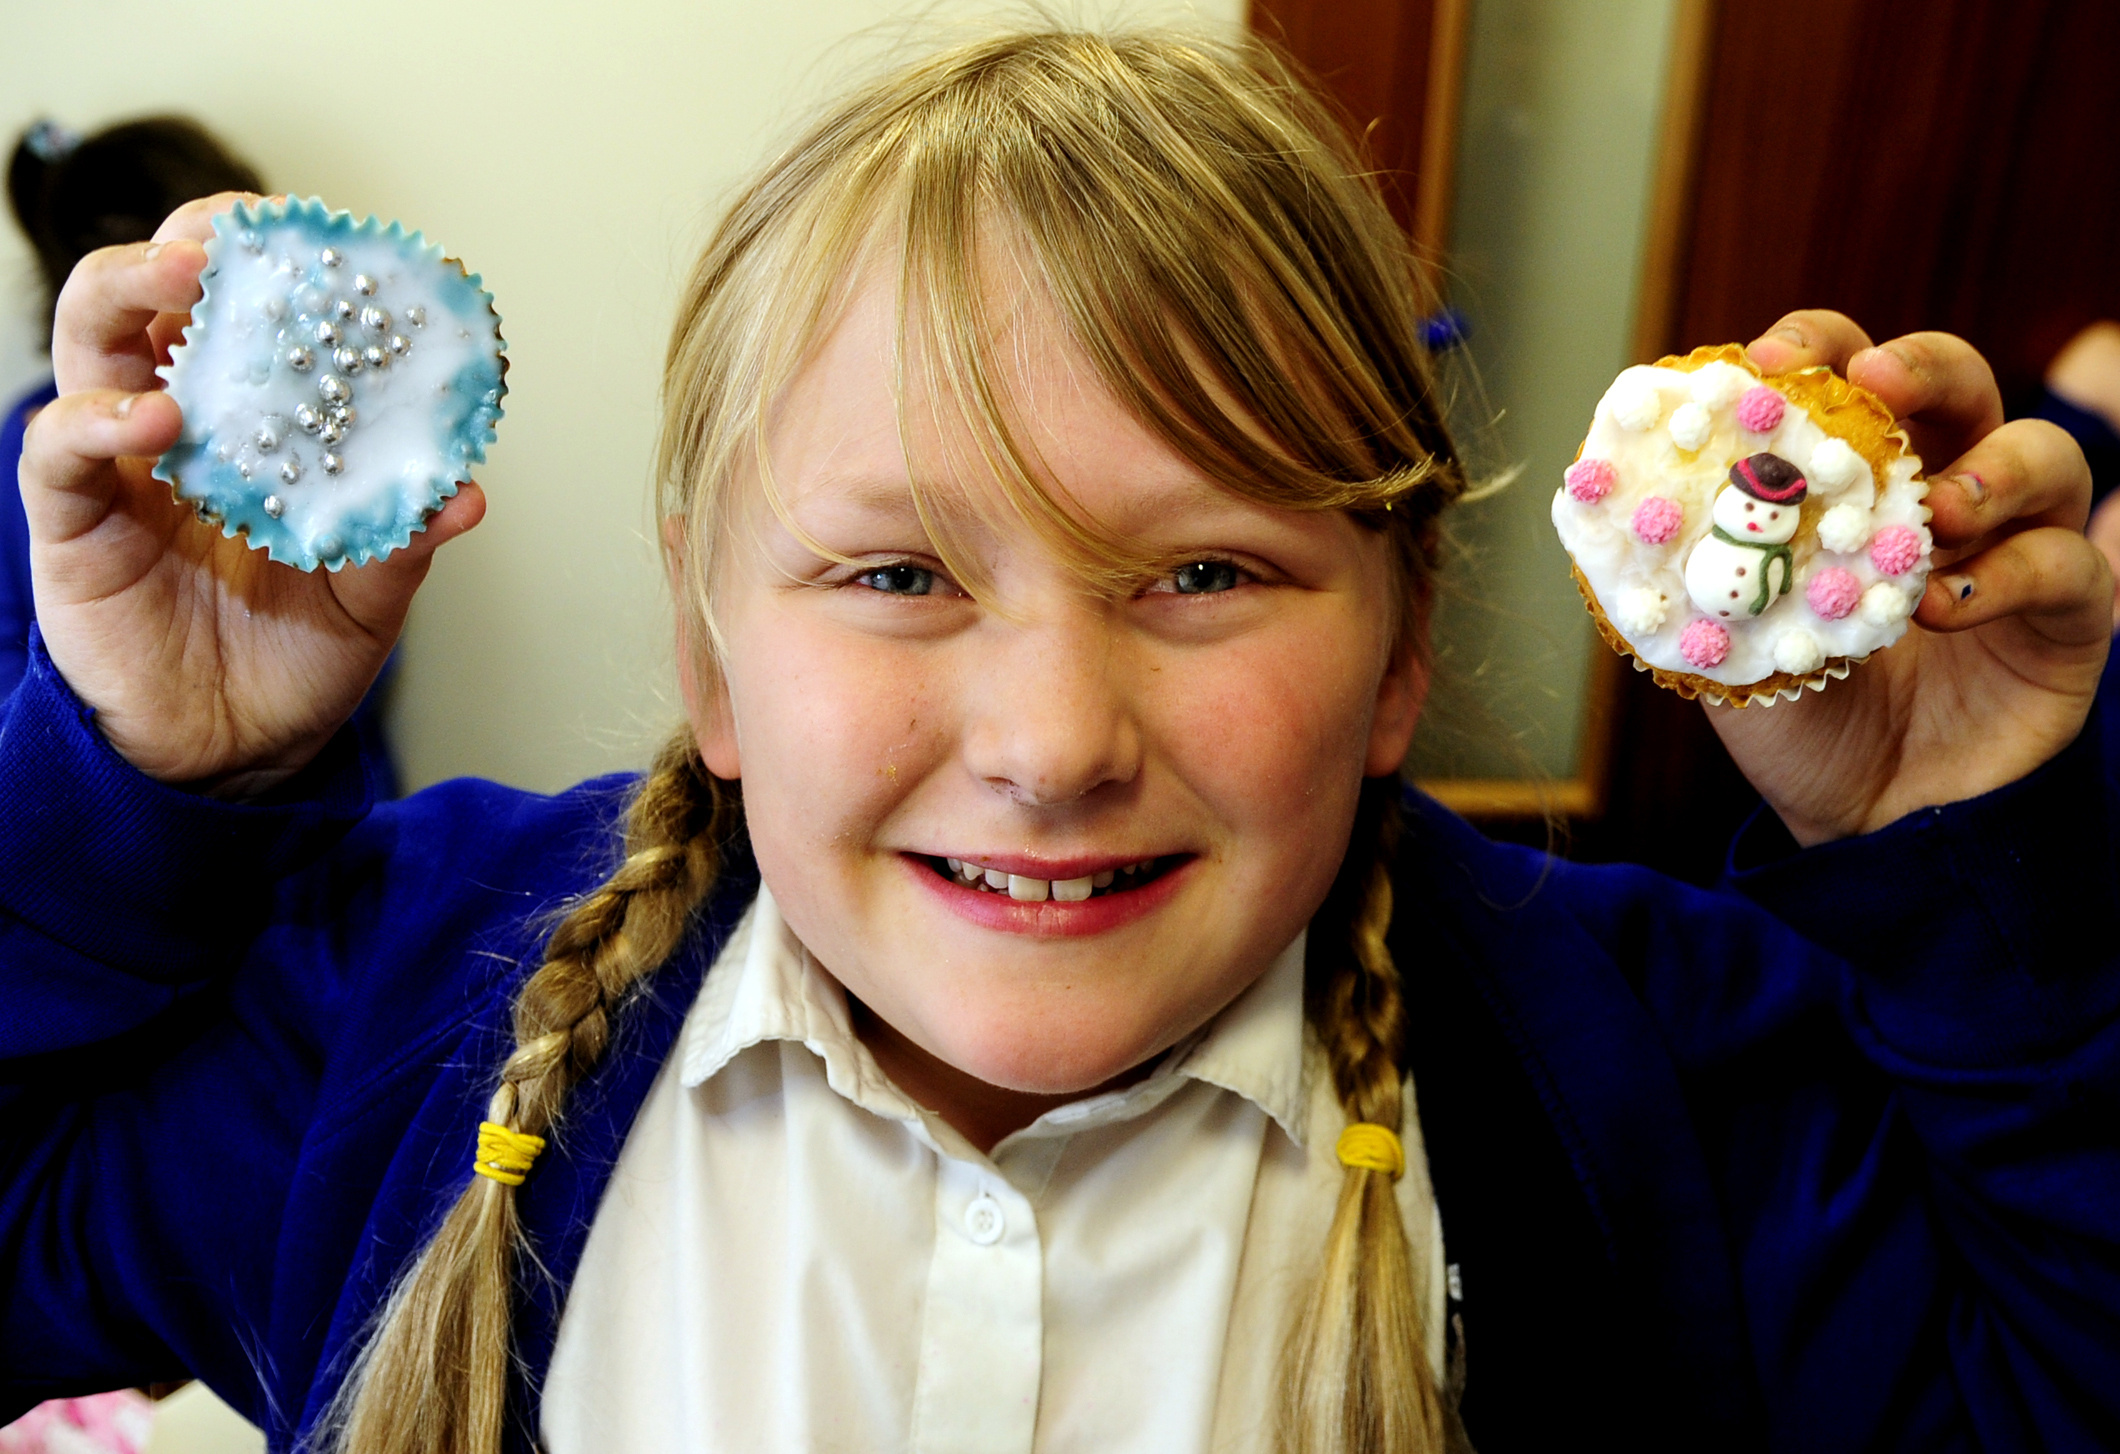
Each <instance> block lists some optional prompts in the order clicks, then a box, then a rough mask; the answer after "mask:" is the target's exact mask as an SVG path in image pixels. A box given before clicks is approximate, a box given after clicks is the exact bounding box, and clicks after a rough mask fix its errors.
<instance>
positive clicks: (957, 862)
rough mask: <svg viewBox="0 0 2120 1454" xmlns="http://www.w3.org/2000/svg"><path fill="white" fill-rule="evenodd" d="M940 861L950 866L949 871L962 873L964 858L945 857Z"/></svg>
mask: <svg viewBox="0 0 2120 1454" xmlns="http://www.w3.org/2000/svg"><path fill="white" fill-rule="evenodd" d="M942 861H943V862H944V863H946V864H948V865H949V866H950V872H951V873H963V872H964V860H963V859H961V858H945V859H944V860H942Z"/></svg>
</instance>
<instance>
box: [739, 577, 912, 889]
mask: <svg viewBox="0 0 2120 1454" xmlns="http://www.w3.org/2000/svg"><path fill="white" fill-rule="evenodd" d="M730 645H731V651H730V655H731V658H732V660H735V661H740V662H743V663H745V664H746V666H747V669H744V670H739V671H736V672H733V673H732V674H731V679H730V683H729V689H730V700H731V703H732V705H733V709H734V714H735V721H736V734H737V740H738V743H739V745H740V749H741V753H742V761H743V787H744V798H745V801H746V803H747V804H748V805H749V807H750V816H751V819H752V824H753V837H754V838H771V839H774V840H780V839H786V840H787V845H786V846H787V848H788V849H790V850H800V849H803V848H804V847H805V846H815V845H824V844H830V843H835V842H836V843H845V842H847V841H850V835H852V837H853V839H854V840H856V841H858V840H859V838H861V837H864V836H865V834H864V833H863V830H864V829H865V828H867V827H870V826H873V825H874V824H875V823H876V822H878V821H880V820H881V819H883V818H884V817H886V816H888V814H889V813H890V812H891V811H892V810H893V809H894V808H895V807H896V806H897V804H898V803H899V802H900V801H902V799H903V798H904V796H905V794H906V793H907V791H909V790H910V788H911V787H912V786H913V785H914V784H915V783H917V782H918V781H919V779H920V777H921V776H922V774H923V773H924V771H925V770H926V767H927V761H926V759H927V758H928V757H929V756H931V755H932V750H933V743H934V741H935V736H936V734H935V713H934V711H933V710H932V708H931V706H930V704H929V702H928V700H927V693H926V692H925V690H924V687H923V680H922V678H921V676H920V674H919V673H917V672H915V671H912V670H910V669H908V668H907V666H906V664H905V663H901V662H899V661H898V660H897V655H898V654H897V653H895V652H893V651H892V650H891V649H890V648H889V647H888V646H879V644H878V643H877V642H875V641H873V640H860V641H857V640H854V639H852V638H850V637H847V636H845V635H843V634H841V633H836V632H834V631H832V630H830V629H829V628H828V627H820V626H818V625H817V624H815V623H807V622H803V621H801V620H799V619H795V618H791V617H787V616H782V617H777V618H775V617H767V618H765V619H764V620H761V621H758V622H756V623H752V624H751V625H750V626H749V628H748V629H747V630H746V632H745V633H744V635H743V637H742V638H741V639H732V640H731V643H730ZM769 851H771V850H769V849H768V848H767V847H766V846H765V845H764V844H763V843H762V844H761V845H760V854H761V858H764V857H765V856H766V855H767V853H768V852H769Z"/></svg>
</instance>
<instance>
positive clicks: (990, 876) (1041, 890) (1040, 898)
mask: <svg viewBox="0 0 2120 1454" xmlns="http://www.w3.org/2000/svg"><path fill="white" fill-rule="evenodd" d="M1004 877H1005V878H1006V879H1007V880H1008V896H1009V897H1010V898H1012V899H1021V900H1023V902H1025V903H1026V904H1042V903H1044V902H1045V899H1046V895H1047V893H1048V892H1049V891H1050V889H1051V887H1052V885H1051V884H1049V883H1048V882H1047V881H1046V880H1044V879H1042V878H1025V877H1024V876H1023V875H1022V874H1020V873H1011V874H1006V875H1004ZM986 878H987V882H988V883H992V882H993V880H994V871H993V870H992V869H988V870H987V873H986Z"/></svg>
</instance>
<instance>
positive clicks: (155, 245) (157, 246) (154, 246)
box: [140, 242, 162, 263]
mask: <svg viewBox="0 0 2120 1454" xmlns="http://www.w3.org/2000/svg"><path fill="white" fill-rule="evenodd" d="M161 255H162V244H161V243H159V242H150V243H149V244H148V245H147V246H146V247H144V248H142V249H140V261H141V262H143V263H151V262H153V261H154V260H155V259H156V258H158V257H160V256H161Z"/></svg>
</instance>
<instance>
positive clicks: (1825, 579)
mask: <svg viewBox="0 0 2120 1454" xmlns="http://www.w3.org/2000/svg"><path fill="white" fill-rule="evenodd" d="M1803 593H1804V599H1805V600H1807V601H1809V602H1810V603H1811V609H1812V610H1814V611H1816V612H1817V613H1818V614H1819V615H1821V616H1823V617H1825V618H1826V619H1827V620H1828V621H1838V620H1839V619H1840V618H1841V617H1843V616H1845V615H1847V614H1848V612H1850V611H1852V610H1854V609H1855V607H1856V605H1857V604H1858V603H1859V602H1860V601H1861V600H1862V582H1861V581H1858V580H1856V579H1855V576H1854V573H1853V572H1851V571H1844V570H1842V569H1841V568H1840V567H1839V566H1837V565H1832V566H1827V567H1826V568H1825V569H1824V570H1822V571H1820V572H1819V573H1818V574H1817V575H1815V576H1812V577H1811V583H1810V584H1809V585H1808V586H1805V587H1804V590H1803Z"/></svg>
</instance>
